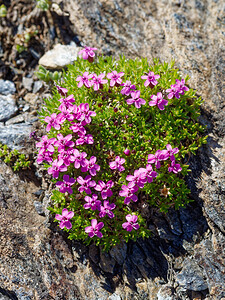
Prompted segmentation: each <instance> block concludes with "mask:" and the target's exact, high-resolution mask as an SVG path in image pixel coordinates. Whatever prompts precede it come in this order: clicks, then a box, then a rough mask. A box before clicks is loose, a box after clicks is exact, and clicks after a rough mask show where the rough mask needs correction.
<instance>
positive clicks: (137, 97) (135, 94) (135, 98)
mask: <svg viewBox="0 0 225 300" xmlns="http://www.w3.org/2000/svg"><path fill="white" fill-rule="evenodd" d="M140 93H141V92H140V91H134V92H131V97H132V98H129V99H127V100H126V101H127V104H129V105H131V104H133V103H134V104H135V106H136V108H140V107H141V105H144V104H145V103H146V101H145V100H144V99H142V98H140Z"/></svg>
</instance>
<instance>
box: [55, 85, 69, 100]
mask: <svg viewBox="0 0 225 300" xmlns="http://www.w3.org/2000/svg"><path fill="white" fill-rule="evenodd" d="M56 88H57V90H58V92H59V94H60V95H62V96H63V97H65V96H66V94H67V93H68V90H67V89H66V88H63V87H61V86H59V85H56Z"/></svg>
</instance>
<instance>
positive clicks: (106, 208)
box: [99, 201, 116, 219]
mask: <svg viewBox="0 0 225 300" xmlns="http://www.w3.org/2000/svg"><path fill="white" fill-rule="evenodd" d="M115 207H116V205H115V204H114V203H111V204H109V201H104V205H103V206H101V207H100V213H99V217H100V218H103V217H104V216H105V215H107V216H108V217H109V218H110V219H112V218H114V217H115V215H114V213H113V212H112V211H111V210H113V209H114V208H115Z"/></svg>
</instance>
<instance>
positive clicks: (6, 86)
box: [0, 79, 16, 96]
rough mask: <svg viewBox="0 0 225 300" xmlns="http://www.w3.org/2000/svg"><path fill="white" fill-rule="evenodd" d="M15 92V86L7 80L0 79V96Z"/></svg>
mask: <svg viewBox="0 0 225 300" xmlns="http://www.w3.org/2000/svg"><path fill="white" fill-rule="evenodd" d="M15 92H16V87H15V84H14V83H13V82H12V81H9V80H3V79H0V95H5V96H6V95H10V94H14V93H15Z"/></svg>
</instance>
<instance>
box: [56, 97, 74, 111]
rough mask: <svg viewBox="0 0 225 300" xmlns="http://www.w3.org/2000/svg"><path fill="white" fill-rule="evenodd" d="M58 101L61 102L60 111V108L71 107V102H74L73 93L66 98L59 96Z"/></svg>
mask: <svg viewBox="0 0 225 300" xmlns="http://www.w3.org/2000/svg"><path fill="white" fill-rule="evenodd" d="M59 102H61V104H60V106H59V110H61V111H62V109H63V108H64V109H66V110H67V109H71V110H72V109H73V104H72V103H73V102H75V99H74V98H73V95H70V96H68V97H67V98H61V99H59Z"/></svg>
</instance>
